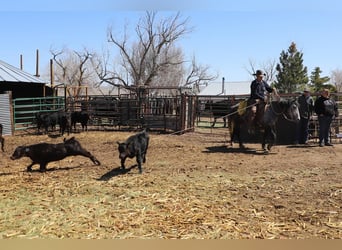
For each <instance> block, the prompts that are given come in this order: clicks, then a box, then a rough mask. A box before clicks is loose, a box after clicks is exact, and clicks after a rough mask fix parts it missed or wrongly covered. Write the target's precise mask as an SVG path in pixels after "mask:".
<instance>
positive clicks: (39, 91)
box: [0, 60, 52, 99]
mask: <svg viewBox="0 0 342 250" xmlns="http://www.w3.org/2000/svg"><path fill="white" fill-rule="evenodd" d="M47 83H48V82H47V81H44V80H42V79H40V78H38V77H35V76H33V75H31V74H29V73H27V72H25V71H23V70H21V69H19V68H16V67H14V66H12V65H10V64H8V63H6V62H4V61H1V60H0V94H3V93H6V92H7V91H11V92H12V98H13V99H16V98H27V97H43V96H51V95H52V89H51V88H50V87H48V86H46V84H47Z"/></svg>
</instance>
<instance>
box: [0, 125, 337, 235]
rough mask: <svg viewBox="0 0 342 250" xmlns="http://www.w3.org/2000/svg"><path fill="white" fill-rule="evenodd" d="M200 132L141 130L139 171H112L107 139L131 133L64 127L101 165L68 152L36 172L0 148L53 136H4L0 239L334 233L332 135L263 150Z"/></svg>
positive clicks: (114, 163) (113, 150)
mask: <svg viewBox="0 0 342 250" xmlns="http://www.w3.org/2000/svg"><path fill="white" fill-rule="evenodd" d="M210 131H211V130H210ZM210 131H206V132H205V133H186V134H184V135H179V136H175V135H172V136H171V135H159V134H151V143H150V148H149V152H148V154H147V162H146V164H145V165H144V166H143V169H144V173H143V174H142V175H140V174H138V169H137V168H131V169H129V170H130V171H128V172H127V173H125V174H121V172H120V171H119V170H118V167H119V165H120V162H119V159H118V153H117V144H116V141H118V140H121V141H122V140H124V139H126V138H127V137H128V136H129V135H131V134H132V133H128V132H85V133H79V134H72V135H73V136H75V137H76V138H77V139H78V140H79V141H80V142H81V144H82V145H83V147H85V148H86V149H87V150H89V151H90V152H91V153H93V154H94V155H95V156H96V157H97V158H98V159H99V160H100V161H101V162H102V165H101V166H95V165H93V164H92V162H91V161H90V160H89V159H87V158H84V157H81V156H77V157H69V158H66V159H64V160H62V161H59V162H53V163H50V164H49V165H48V169H50V171H47V172H46V173H39V172H36V171H34V172H31V173H28V172H26V171H25V170H26V166H27V165H28V164H29V163H30V160H29V159H28V158H23V159H20V160H17V161H11V160H10V159H9V156H10V154H11V153H12V152H13V151H14V149H15V147H16V146H18V145H24V144H25V145H28V144H33V143H38V142H53V143H58V142H61V141H62V138H60V137H59V138H50V137H48V136H46V135H39V136H36V135H23V136H21V135H18V134H17V135H16V136H12V137H6V152H5V153H1V154H0V163H1V169H0V191H1V203H0V228H1V230H0V238H82V239H84V238H91V239H108V238H121V239H126V238H152V239H156V238H164V239H174V238H181V239H202V238H204V239H252V238H262V239H264V238H267V239H269V238H306V239H308V238H309V239H314V238H330V239H332V238H335V239H341V238H342V215H341V206H342V183H341V171H342V170H341V162H342V144H338V145H335V147H324V148H320V147H317V146H316V145H310V146H306V147H289V146H276V147H275V148H274V150H273V153H271V154H269V155H263V154H262V153H261V152H260V151H259V149H260V145H257V144H247V146H248V147H250V148H253V149H257V150H246V151H239V150H237V149H235V148H234V149H231V148H229V147H227V146H226V141H225V134H224V133H225V132H224V133H223V134H221V135H220V134H210V133H209V132H210ZM212 131H218V130H212ZM134 164H135V161H134V160H128V161H127V166H133V165H134ZM33 169H38V166H34V167H33Z"/></svg>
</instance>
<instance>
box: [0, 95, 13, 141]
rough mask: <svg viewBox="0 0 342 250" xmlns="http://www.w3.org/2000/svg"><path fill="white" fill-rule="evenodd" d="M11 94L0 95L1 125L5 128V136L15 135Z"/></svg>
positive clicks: (3, 132)
mask: <svg viewBox="0 0 342 250" xmlns="http://www.w3.org/2000/svg"><path fill="white" fill-rule="evenodd" d="M11 106H12V105H11V94H0V123H1V124H2V126H3V131H2V134H3V135H12V134H13V122H12V112H11V110H12V108H11Z"/></svg>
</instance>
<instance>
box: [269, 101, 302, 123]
mask: <svg viewBox="0 0 342 250" xmlns="http://www.w3.org/2000/svg"><path fill="white" fill-rule="evenodd" d="M291 105H292V104H291ZM270 109H271V111H272V112H273V114H275V115H276V116H280V115H283V117H284V119H285V120H287V121H290V122H295V121H296V120H293V119H289V118H288V117H287V116H286V115H285V110H286V107H284V108H283V109H282V110H281V111H280V112H279V113H278V112H276V110H275V109H274V107H273V106H272V102H270Z"/></svg>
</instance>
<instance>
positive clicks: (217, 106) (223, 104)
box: [205, 100, 231, 127]
mask: <svg viewBox="0 0 342 250" xmlns="http://www.w3.org/2000/svg"><path fill="white" fill-rule="evenodd" d="M230 106H231V102H230V101H229V100H220V101H217V102H213V101H207V102H206V103H205V110H206V111H209V112H211V113H212V115H213V117H214V121H213V124H212V125H211V127H214V126H215V124H216V120H217V119H219V118H222V119H223V127H227V119H228V114H229V113H230V112H231V108H230Z"/></svg>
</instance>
